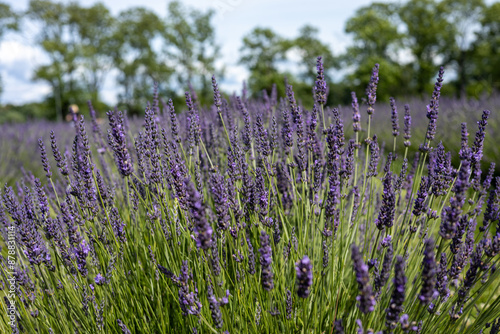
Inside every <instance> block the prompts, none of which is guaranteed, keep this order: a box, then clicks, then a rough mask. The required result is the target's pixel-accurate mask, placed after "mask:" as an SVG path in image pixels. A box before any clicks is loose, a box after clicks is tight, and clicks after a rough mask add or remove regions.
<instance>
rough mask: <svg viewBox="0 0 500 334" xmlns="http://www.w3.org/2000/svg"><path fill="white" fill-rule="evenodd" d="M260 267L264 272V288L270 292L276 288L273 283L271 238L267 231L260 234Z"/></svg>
mask: <svg viewBox="0 0 500 334" xmlns="http://www.w3.org/2000/svg"><path fill="white" fill-rule="evenodd" d="M260 247H261V248H260V249H259V252H260V265H261V267H262V268H261V270H262V279H261V282H262V287H263V288H264V289H265V290H267V291H270V290H272V289H273V288H274V283H273V276H274V275H273V269H272V263H273V251H272V248H271V243H270V242H269V236H268V235H267V233H266V232H265V231H262V232H261V234H260Z"/></svg>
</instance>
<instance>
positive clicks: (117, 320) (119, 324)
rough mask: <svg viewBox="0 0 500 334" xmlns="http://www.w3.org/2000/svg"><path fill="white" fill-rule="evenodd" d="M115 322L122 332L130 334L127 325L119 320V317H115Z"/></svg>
mask: <svg viewBox="0 0 500 334" xmlns="http://www.w3.org/2000/svg"><path fill="white" fill-rule="evenodd" d="M116 323H117V324H118V327H120V329H121V330H122V334H132V333H131V332H130V330H129V329H128V327H127V326H126V325H125V324H124V323H123V321H121V320H120V319H116Z"/></svg>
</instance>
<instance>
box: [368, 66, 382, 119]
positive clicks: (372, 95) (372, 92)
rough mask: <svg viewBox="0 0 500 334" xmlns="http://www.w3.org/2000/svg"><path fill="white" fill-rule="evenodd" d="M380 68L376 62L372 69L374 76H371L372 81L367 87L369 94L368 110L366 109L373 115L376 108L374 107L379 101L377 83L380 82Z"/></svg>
mask: <svg viewBox="0 0 500 334" xmlns="http://www.w3.org/2000/svg"><path fill="white" fill-rule="evenodd" d="M378 69H379V65H378V64H375V66H374V67H373V70H372V76H371V78H370V83H369V84H368V87H367V89H366V95H368V110H367V111H366V112H367V113H368V115H372V114H373V112H374V111H375V109H374V108H373V107H374V105H375V102H376V101H377V84H378Z"/></svg>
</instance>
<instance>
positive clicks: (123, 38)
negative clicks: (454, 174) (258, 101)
mask: <svg viewBox="0 0 500 334" xmlns="http://www.w3.org/2000/svg"><path fill="white" fill-rule="evenodd" d="M138 3H139V2H135V3H134V1H130V0H107V1H103V2H97V1H91V0H85V1H83V0H82V1H79V2H73V1H48V0H42V1H34V0H32V1H27V0H0V75H1V79H0V80H1V81H0V82H1V84H0V87H1V88H0V123H4V122H23V121H26V120H31V119H37V118H45V119H49V120H62V119H64V118H66V116H67V114H68V110H69V107H70V106H73V108H79V109H80V112H82V113H88V109H87V108H86V107H85V105H86V102H87V101H88V100H92V102H93V104H94V106H95V108H96V109H97V110H101V111H106V110H107V109H110V108H113V107H114V106H115V105H117V106H118V108H120V109H126V110H128V112H129V113H131V114H134V113H135V114H140V113H143V112H144V108H145V106H146V102H147V101H148V100H151V98H152V93H153V86H154V82H157V83H158V88H159V94H160V96H161V97H162V98H164V99H167V98H173V99H174V102H177V103H181V100H183V92H184V91H186V90H187V89H188V88H189V84H190V85H191V86H192V87H193V88H194V89H195V90H196V91H197V92H199V99H200V100H201V102H202V103H203V102H205V101H210V99H211V98H212V95H211V82H210V77H211V75H212V74H215V75H216V77H217V79H218V81H219V82H220V86H221V88H222V89H223V90H224V91H225V93H227V94H232V93H233V92H234V91H240V90H241V89H242V84H243V81H245V82H246V85H247V87H248V91H249V94H251V95H253V96H259V95H260V94H262V90H264V89H265V90H267V91H268V92H270V90H271V87H272V84H273V83H277V84H278V91H279V93H280V94H281V95H283V94H284V87H285V84H284V82H285V80H284V78H285V77H286V80H287V81H288V82H289V83H291V84H292V85H293V87H294V90H295V94H296V96H297V97H298V99H300V100H301V101H302V102H303V104H304V106H305V107H307V108H310V107H311V106H312V102H313V101H312V94H311V89H312V85H313V83H314V80H315V75H316V74H315V72H316V68H315V64H316V56H318V55H321V56H323V60H324V63H325V67H326V68H327V77H328V81H329V87H330V94H329V98H328V99H329V100H328V103H327V104H328V105H348V104H350V98H351V97H350V92H351V91H355V92H356V93H357V94H358V96H363V95H364V90H365V88H366V85H367V83H368V80H369V78H370V72H371V68H372V67H373V65H374V64H375V63H377V62H378V63H379V64H380V78H381V80H380V85H379V90H378V101H382V102H387V101H388V99H389V96H394V97H396V99H406V100H409V99H411V98H425V99H427V98H428V96H429V95H430V93H431V92H432V86H433V80H435V77H436V74H437V70H438V68H439V66H441V65H442V66H444V67H445V69H446V74H445V82H444V87H443V95H444V96H448V97H450V98H451V97H452V98H455V99H459V100H464V101H465V100H470V99H485V98H488V97H491V96H495V94H496V92H497V91H498V89H499V88H500V3H499V2H494V1H487V0H442V1H437V0H410V1H384V2H371V1H365V0H351V1H343V2H339V1H331V2H328V1H307V2H305V1H301V0H211V1H206V0H186V1H182V2H181V1H153V0H149V1H141V2H140V3H141V5H140V6H139V5H138Z"/></svg>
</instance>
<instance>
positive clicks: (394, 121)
mask: <svg viewBox="0 0 500 334" xmlns="http://www.w3.org/2000/svg"><path fill="white" fill-rule="evenodd" d="M389 101H390V104H391V110H392V112H391V121H392V135H393V136H394V137H396V136H397V135H398V134H399V120H398V109H397V107H396V100H395V99H394V98H393V97H391V98H390V99H389Z"/></svg>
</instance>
